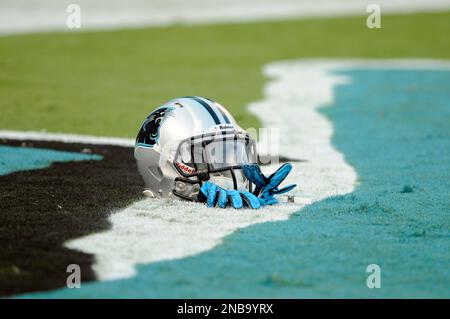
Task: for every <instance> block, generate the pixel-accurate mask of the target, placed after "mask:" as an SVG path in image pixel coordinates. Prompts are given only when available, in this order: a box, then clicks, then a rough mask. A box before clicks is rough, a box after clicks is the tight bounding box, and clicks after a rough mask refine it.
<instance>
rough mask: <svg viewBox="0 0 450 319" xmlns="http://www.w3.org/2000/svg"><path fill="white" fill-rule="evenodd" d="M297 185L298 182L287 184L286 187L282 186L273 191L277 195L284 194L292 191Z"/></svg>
mask: <svg viewBox="0 0 450 319" xmlns="http://www.w3.org/2000/svg"><path fill="white" fill-rule="evenodd" d="M296 186H297V184H290V185H288V186H286V187H283V188H281V189H274V190H273V191H272V193H273V194H276V195H280V194H284V193H287V192H290V191H291V190H293V189H294V188H295V187H296Z"/></svg>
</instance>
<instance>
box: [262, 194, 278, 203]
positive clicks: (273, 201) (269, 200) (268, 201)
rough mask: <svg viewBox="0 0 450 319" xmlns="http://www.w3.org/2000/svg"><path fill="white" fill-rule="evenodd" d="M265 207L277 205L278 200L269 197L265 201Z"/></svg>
mask: <svg viewBox="0 0 450 319" xmlns="http://www.w3.org/2000/svg"><path fill="white" fill-rule="evenodd" d="M265 203H266V205H275V204H278V199H276V198H275V197H273V196H272V197H270V198H268V199H266V200H265Z"/></svg>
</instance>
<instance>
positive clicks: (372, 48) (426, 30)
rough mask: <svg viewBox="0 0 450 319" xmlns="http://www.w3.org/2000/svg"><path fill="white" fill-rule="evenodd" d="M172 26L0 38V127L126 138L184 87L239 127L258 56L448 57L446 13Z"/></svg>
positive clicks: (249, 119)
mask: <svg viewBox="0 0 450 319" xmlns="http://www.w3.org/2000/svg"><path fill="white" fill-rule="evenodd" d="M365 21H366V17H354V18H333V19H315V20H298V21H296V20H292V21H283V22H270V23H269V22H261V23H242V24H234V25H225V24H224V25H209V26H189V27H188V26H171V27H160V28H147V29H130V30H121V31H107V32H105V31H102V32H81V33H70V32H66V33H48V34H32V35H20V36H18V35H14V36H2V37H0V112H1V113H0V114H1V116H0V129H14V130H48V131H54V132H70V133H85V134H94V135H107V136H129V137H133V136H135V134H136V133H137V131H138V128H139V125H140V124H141V122H142V120H143V119H144V118H145V117H146V116H147V115H148V113H150V111H152V110H153V108H154V107H156V106H158V105H159V104H161V103H163V102H165V101H166V100H168V99H170V98H173V97H176V96H184V95H203V96H207V97H211V98H214V99H216V100H218V101H220V102H221V103H222V104H224V105H226V106H227V107H228V108H229V109H230V110H231V111H232V113H233V114H234V116H235V117H236V119H237V120H238V122H239V123H240V124H241V125H242V126H243V127H244V128H249V127H257V126H258V125H259V123H258V120H257V119H256V117H255V116H253V115H250V114H249V113H248V112H247V110H246V108H245V106H246V105H247V103H249V102H251V101H255V100H258V99H260V98H261V93H262V87H263V85H264V82H265V81H266V79H264V77H263V75H262V73H261V67H262V65H264V64H265V63H268V62H271V61H274V60H282V59H299V58H307V57H339V58H345V57H361V58H398V57H402V58H406V57H426V58H449V57H450V41H448V34H447V32H445V30H450V13H449V12H446V13H436V14H413V15H395V16H388V15H384V16H383V17H382V26H383V27H382V29H368V28H367V27H366V25H365Z"/></svg>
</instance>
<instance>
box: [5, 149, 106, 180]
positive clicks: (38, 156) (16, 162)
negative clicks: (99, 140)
mask: <svg viewBox="0 0 450 319" xmlns="http://www.w3.org/2000/svg"><path fill="white" fill-rule="evenodd" d="M101 158H102V157H101V156H99V155H90V154H82V153H74V152H63V151H55V150H49V149H39V148H30V147H16V146H5V145H0V175H6V174H10V173H14V172H17V171H25V170H33V169H41V168H46V167H48V166H50V165H51V164H52V163H54V162H70V161H85V160H100V159H101Z"/></svg>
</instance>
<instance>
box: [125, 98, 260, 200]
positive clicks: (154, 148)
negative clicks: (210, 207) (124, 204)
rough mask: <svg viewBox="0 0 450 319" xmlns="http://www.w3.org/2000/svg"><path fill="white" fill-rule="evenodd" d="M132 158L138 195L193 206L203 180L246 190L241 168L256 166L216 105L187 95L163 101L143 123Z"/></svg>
mask: <svg viewBox="0 0 450 319" xmlns="http://www.w3.org/2000/svg"><path fill="white" fill-rule="evenodd" d="M134 157H135V159H136V162H137V167H138V170H139V173H140V174H141V176H142V177H143V179H144V183H145V190H144V194H146V195H147V196H151V197H158V198H161V197H164V198H168V197H174V198H182V199H186V200H191V201H196V200H197V196H198V192H199V190H200V187H201V185H202V183H203V182H204V181H207V180H210V181H211V182H213V183H215V184H217V185H218V186H221V187H223V188H225V189H239V190H244V189H245V190H249V191H251V183H249V182H248V180H247V179H246V178H245V176H244V174H243V172H242V169H241V168H242V165H243V164H250V163H256V160H257V154H256V143H255V141H254V140H253V139H252V138H251V137H250V135H249V134H248V133H247V132H246V131H244V130H243V129H242V128H241V127H239V125H238V124H237V123H236V121H235V119H234V118H233V116H232V115H231V114H230V113H229V112H228V111H227V110H226V109H225V108H224V107H223V106H222V105H220V104H218V103H217V102H214V101H212V100H210V99H206V98H203V97H197V96H188V97H183V98H177V99H173V100H170V101H168V102H167V103H165V104H163V105H161V106H160V107H158V108H157V109H156V110H155V111H153V112H152V113H151V114H150V115H149V116H148V117H147V118H146V120H145V121H144V123H143V124H142V126H141V129H140V131H139V134H138V136H137V138H136V145H135V150H134Z"/></svg>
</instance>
